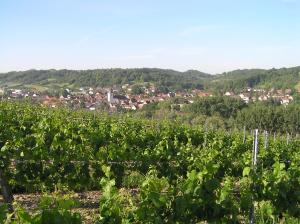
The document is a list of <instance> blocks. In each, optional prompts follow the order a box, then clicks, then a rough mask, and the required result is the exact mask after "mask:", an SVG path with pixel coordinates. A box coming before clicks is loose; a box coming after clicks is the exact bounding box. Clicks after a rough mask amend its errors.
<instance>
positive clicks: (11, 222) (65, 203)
mask: <svg viewBox="0 0 300 224" xmlns="http://www.w3.org/2000/svg"><path fill="white" fill-rule="evenodd" d="M76 205H77V202H76V201H74V200H73V199H71V198H70V195H67V194H65V195H64V196H60V195H59V194H57V193H54V194H51V195H45V196H43V197H42V198H41V201H40V203H39V205H38V208H37V210H36V211H35V212H34V213H33V214H32V213H28V212H27V211H25V210H24V209H22V208H21V207H20V206H19V205H17V204H14V208H15V210H14V213H12V214H9V213H8V212H7V210H5V208H4V209H3V207H0V221H1V223H6V224H19V223H22V224H81V223H82V221H81V217H80V214H79V213H72V212H71V208H73V207H74V206H76Z"/></svg>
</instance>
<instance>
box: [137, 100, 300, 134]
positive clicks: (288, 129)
mask: <svg viewBox="0 0 300 224" xmlns="http://www.w3.org/2000/svg"><path fill="white" fill-rule="evenodd" d="M180 100H181V99H177V98H173V99H171V100H170V101H168V102H161V103H157V104H149V105H147V106H145V107H144V108H143V109H142V110H141V111H138V112H134V113H133V116H135V117H136V116H140V117H141V118H151V119H157V120H164V119H166V120H178V121H180V122H181V123H186V124H189V125H201V126H206V127H207V128H209V129H223V130H224V129H226V130H234V129H236V130H243V128H244V127H246V129H247V130H252V129H255V128H259V129H261V130H267V131H269V132H272V133H275V132H276V133H281V134H286V133H290V134H296V133H300V106H299V104H298V102H293V103H291V104H289V105H287V106H282V105H280V104H278V103H276V102H272V101H267V102H256V103H250V104H246V103H245V102H244V101H242V100H241V99H235V98H231V97H207V98H201V97H199V98H196V99H195V101H194V103H193V104H186V105H184V106H183V107H177V105H178V103H180Z"/></svg>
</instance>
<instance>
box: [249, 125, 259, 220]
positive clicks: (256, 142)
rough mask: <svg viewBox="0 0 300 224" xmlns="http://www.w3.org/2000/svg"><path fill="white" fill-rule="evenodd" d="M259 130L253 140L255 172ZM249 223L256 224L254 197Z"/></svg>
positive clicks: (255, 132) (252, 185)
mask: <svg viewBox="0 0 300 224" xmlns="http://www.w3.org/2000/svg"><path fill="white" fill-rule="evenodd" d="M258 150H259V149H258V129H255V131H254V139H253V154H252V167H253V170H254V172H255V170H256V164H257V155H258ZM251 188H252V190H253V189H254V183H252V184H251ZM249 223H250V224H254V198H253V195H252V206H251V208H250V212H249Z"/></svg>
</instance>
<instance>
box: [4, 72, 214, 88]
mask: <svg viewBox="0 0 300 224" xmlns="http://www.w3.org/2000/svg"><path fill="white" fill-rule="evenodd" d="M211 78H212V77H211V76H210V75H208V74H205V73H202V72H199V71H195V70H190V71H186V72H183V73H181V72H177V71H174V70H164V69H150V68H143V69H96V70H82V71H75V70H53V69H52V70H29V71H24V72H9V73H3V74H0V84H1V85H2V86H5V85H7V86H24V85H25V86H26V85H37V86H46V87H53V86H54V87H55V86H56V87H61V86H68V87H85V86H88V87H90V86H92V87H107V86H113V85H122V84H127V83H129V84H133V83H139V82H140V83H144V82H150V83H153V84H155V86H156V87H169V88H171V89H173V90H177V89H192V88H197V89H203V88H204V84H205V82H206V80H210V79H211Z"/></svg>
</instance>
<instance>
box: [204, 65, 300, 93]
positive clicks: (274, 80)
mask: <svg viewBox="0 0 300 224" xmlns="http://www.w3.org/2000/svg"><path fill="white" fill-rule="evenodd" d="M245 87H259V88H265V89H271V88H275V89H288V88H289V89H299V88H300V67H294V68H281V69H270V70H263V69H249V70H236V71H232V72H228V73H223V74H220V75H217V76H215V79H214V80H213V81H212V82H210V84H209V88H212V89H220V90H240V89H243V88H245Z"/></svg>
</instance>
